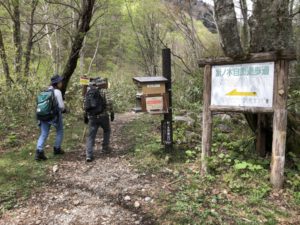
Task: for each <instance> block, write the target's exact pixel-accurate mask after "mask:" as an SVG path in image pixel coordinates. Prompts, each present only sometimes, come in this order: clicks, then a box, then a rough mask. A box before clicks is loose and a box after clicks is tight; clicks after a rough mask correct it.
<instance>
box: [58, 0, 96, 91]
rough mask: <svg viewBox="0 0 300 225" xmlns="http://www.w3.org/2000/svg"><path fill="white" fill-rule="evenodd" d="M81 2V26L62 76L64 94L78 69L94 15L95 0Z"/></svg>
mask: <svg viewBox="0 0 300 225" xmlns="http://www.w3.org/2000/svg"><path fill="white" fill-rule="evenodd" d="M81 4H82V11H81V14H80V18H79V19H80V21H79V26H78V29H77V32H76V34H75V37H74V41H73V43H72V48H71V52H70V54H69V58H68V60H67V64H66V65H65V68H64V71H63V73H62V76H63V78H64V80H63V88H62V93H63V95H64V94H65V92H66V89H67V86H68V83H69V81H70V78H71V76H72V74H73V72H74V70H75V69H76V66H77V61H78V58H79V53H80V49H81V47H82V44H83V40H84V37H85V35H86V33H87V32H88V31H89V29H90V22H91V19H92V16H93V8H94V4H95V0H82V3H81Z"/></svg>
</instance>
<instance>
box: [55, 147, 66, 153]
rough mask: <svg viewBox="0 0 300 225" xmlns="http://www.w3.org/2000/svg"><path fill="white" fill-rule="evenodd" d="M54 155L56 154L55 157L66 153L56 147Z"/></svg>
mask: <svg viewBox="0 0 300 225" xmlns="http://www.w3.org/2000/svg"><path fill="white" fill-rule="evenodd" d="M53 154H54V155H63V154H65V151H64V150H62V149H61V148H56V147H54V148H53Z"/></svg>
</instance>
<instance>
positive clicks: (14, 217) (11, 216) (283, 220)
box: [0, 113, 300, 225]
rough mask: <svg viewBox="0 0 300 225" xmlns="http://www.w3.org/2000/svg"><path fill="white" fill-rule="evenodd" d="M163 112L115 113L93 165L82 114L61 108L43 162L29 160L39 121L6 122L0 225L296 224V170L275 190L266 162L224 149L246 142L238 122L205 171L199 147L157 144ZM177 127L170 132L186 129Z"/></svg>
mask: <svg viewBox="0 0 300 225" xmlns="http://www.w3.org/2000/svg"><path fill="white" fill-rule="evenodd" d="M160 119H161V118H160V117H159V116H158V117H153V116H148V115H143V114H133V113H124V114H118V115H117V116H116V120H115V121H114V122H113V123H112V140H111V141H112V145H111V146H112V148H113V152H112V153H111V154H108V155H104V154H101V153H100V146H101V137H102V134H101V132H100V133H99V134H98V138H97V139H96V149H95V160H94V161H93V162H91V163H87V162H85V143H84V142H85V138H83V135H82V134H83V131H84V129H83V128H84V127H85V125H83V122H82V121H81V120H80V119H79V117H78V118H77V117H76V116H73V117H72V116H66V121H65V127H66V129H65V134H66V135H65V140H64V146H65V150H66V154H65V155H63V156H62V157H55V156H52V154H51V153H52V151H51V150H52V149H51V147H50V145H47V146H46V154H47V156H48V158H49V159H48V161H47V162H35V161H34V160H33V153H34V146H35V142H36V138H37V135H38V130H37V129H36V127H35V125H32V127H27V128H26V130H25V127H24V128H23V130H22V129H20V128H17V127H15V126H12V127H11V128H9V129H11V130H7V128H5V129H6V131H5V132H6V133H9V135H7V136H6V138H3V141H2V143H4V144H2V145H0V150H1V148H2V150H1V151H2V152H1V151H0V154H1V157H0V170H1V173H0V183H1V185H0V225H10V224H24V225H25V224H26V225H29V224H32V225H35V224H37V225H38V224H41V225H42V224H47V225H48V224H53V225H56V224H68V225H69V224H74V225H80V224H97V225H101V224H103V225H104V224H107V225H117V224H118V225H127V224H128V225H129V224H130V225H131V224H132V225H134V224H141V225H150V224H164V225H167V224H168V225H169V224H286V225H287V224H289V225H294V224H295V225H296V224H300V201H299V199H300V198H299V196H298V193H299V192H298V191H297V190H298V189H296V188H293V187H298V186H299V182H300V180H299V179H298V178H299V175H298V173H297V172H296V171H294V170H293V171H292V172H289V173H288V174H287V175H288V176H289V174H290V175H292V177H289V178H288V179H287V182H286V184H285V185H286V188H285V189H284V190H280V191H276V190H275V191H273V190H272V188H271V186H270V184H269V181H268V174H269V163H270V162H269V160H268V159H259V158H255V157H254V158H251V157H250V156H248V155H247V156H246V155H245V153H247V152H248V150H247V149H245V150H230V149H232V148H236V147H237V148H238V149H244V147H243V145H245V143H244V142H243V141H242V139H243V137H242V136H243V134H242V132H241V131H240V130H237V131H236V132H237V134H238V137H240V138H239V139H233V138H232V136H228V135H227V134H226V135H225V134H224V133H222V132H221V131H218V136H217V137H215V139H214V140H215V141H216V142H215V144H214V146H215V150H214V155H215V156H214V157H212V162H211V163H212V165H211V167H212V168H214V170H212V171H211V174H210V175H208V176H206V177H202V176H201V175H200V174H199V170H200V162H199V156H197V154H198V153H195V152H194V151H193V150H191V149H188V150H187V149H186V148H183V147H180V146H176V147H175V149H174V150H173V152H172V153H166V152H165V151H164V149H162V148H161V144H160ZM224 123H225V121H221V124H222V125H223V126H224ZM15 124H18V122H15ZM10 126H11V125H10ZM240 126H242V125H240ZM34 127H35V128H34ZM227 128H230V127H227ZM176 129H177V130H176V133H175V134H174V136H176V138H179V137H181V136H182V137H184V138H185V137H186V135H185V134H184V133H182V132H181V129H179V128H176ZM3 130H4V128H3ZM16 130H17V131H18V132H19V133H16V132H15V131H16ZM178 131H179V132H178ZM181 133H182V134H181ZM54 134H55V132H52V134H51V135H50V138H49V139H50V140H49V141H48V142H49V143H51V142H52V141H53V138H54V136H55V135H54ZM230 135H233V134H230ZM16 136H18V137H22V138H23V139H24V140H23V141H18V138H16ZM227 136H228V137H227ZM25 138H27V139H26V140H25ZM197 138H198V137H197ZM218 144H220V147H218V148H217V147H216V146H218ZM13 145H14V146H15V147H13V148H11V149H10V151H8V149H9V147H8V146H13ZM7 151H8V152H7ZM187 153H188V154H187ZM233 159H234V161H233ZM241 168H242V169H241ZM2 181H4V182H2ZM291 182H293V183H292V184H290V183H291ZM292 185H293V186H292Z"/></svg>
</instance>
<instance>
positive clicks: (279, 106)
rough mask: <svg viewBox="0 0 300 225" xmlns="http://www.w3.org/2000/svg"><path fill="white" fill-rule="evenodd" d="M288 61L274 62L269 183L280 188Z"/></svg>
mask: <svg viewBox="0 0 300 225" xmlns="http://www.w3.org/2000/svg"><path fill="white" fill-rule="evenodd" d="M288 65H289V63H288V61H285V60H280V61H277V62H276V72H275V80H274V81H275V82H276V85H275V87H277V88H276V89H274V100H275V101H274V117H273V143H272V162H271V183H272V185H273V187H274V188H275V189H280V188H282V186H283V181H284V164H285V146H286V134H287V132H286V130H287V95H288Z"/></svg>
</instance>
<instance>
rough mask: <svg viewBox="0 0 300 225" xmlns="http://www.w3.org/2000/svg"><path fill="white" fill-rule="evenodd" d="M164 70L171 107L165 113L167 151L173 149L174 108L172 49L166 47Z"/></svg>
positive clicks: (163, 53) (163, 59)
mask: <svg viewBox="0 0 300 225" xmlns="http://www.w3.org/2000/svg"><path fill="white" fill-rule="evenodd" d="M162 71H163V76H164V77H165V78H167V79H168V82H167V83H166V89H167V93H168V97H169V99H168V102H169V108H168V113H165V114H164V122H165V125H166V133H167V137H168V138H167V140H165V143H164V144H165V150H166V151H167V152H170V151H172V149H173V108H172V72H171V50H170V49H169V48H165V49H163V50H162Z"/></svg>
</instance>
